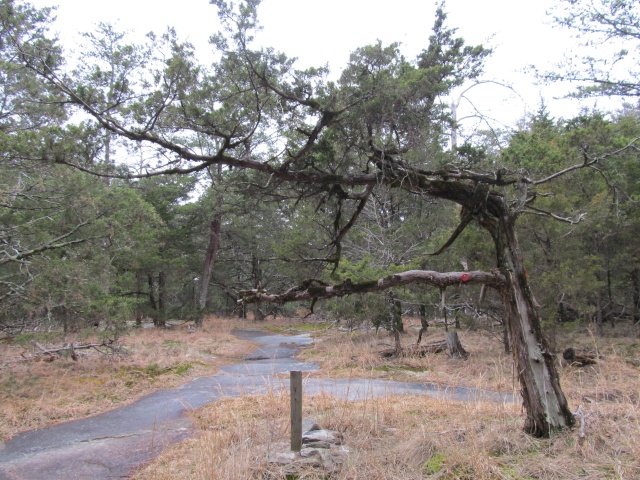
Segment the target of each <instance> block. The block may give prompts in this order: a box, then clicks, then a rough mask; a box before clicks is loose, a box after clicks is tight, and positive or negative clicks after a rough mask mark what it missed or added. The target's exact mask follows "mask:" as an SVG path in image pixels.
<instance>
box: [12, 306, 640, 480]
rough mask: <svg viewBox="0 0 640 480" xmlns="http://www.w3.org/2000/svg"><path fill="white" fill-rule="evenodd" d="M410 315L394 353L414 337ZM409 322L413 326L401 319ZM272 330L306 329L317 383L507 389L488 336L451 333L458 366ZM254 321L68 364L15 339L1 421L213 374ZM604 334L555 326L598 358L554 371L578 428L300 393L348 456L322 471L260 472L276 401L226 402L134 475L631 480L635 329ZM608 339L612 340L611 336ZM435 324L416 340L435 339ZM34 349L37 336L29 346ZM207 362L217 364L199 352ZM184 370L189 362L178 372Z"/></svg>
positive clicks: (639, 454) (438, 406) (215, 323)
mask: <svg viewBox="0 0 640 480" xmlns="http://www.w3.org/2000/svg"><path fill="white" fill-rule="evenodd" d="M411 323H412V321H411V319H408V320H406V321H405V325H406V326H407V327H408V332H409V333H407V334H405V335H403V336H402V341H403V343H404V344H405V345H409V344H411V343H413V342H415V340H416V338H417V333H416V331H415V329H412V328H411V325H410V324H411ZM413 323H414V324H415V323H417V322H415V321H414V322H413ZM261 325H262V326H264V327H266V328H275V329H278V330H279V331H284V332H291V333H295V332H300V331H302V332H309V333H311V334H312V335H313V336H314V338H315V343H314V345H313V346H311V347H310V348H308V349H307V350H305V351H303V352H302V353H301V354H300V357H301V358H302V359H304V360H308V361H317V362H319V363H320V364H321V370H320V371H319V372H317V373H313V375H317V376H326V377H343V378H348V377H352V378H356V377H365V378H370V377H375V378H389V379H394V380H407V381H412V382H416V381H417V382H420V381H428V382H437V383H441V384H443V385H457V386H469V387H475V388H484V389H491V390H500V391H507V392H512V391H515V392H517V390H518V387H517V385H516V383H515V382H514V372H513V371H512V362H511V358H510V356H509V355H505V354H504V353H502V346H501V343H500V341H499V339H498V338H497V337H498V336H493V335H491V334H490V333H488V332H482V331H465V330H462V331H461V332H460V337H461V341H462V343H463V345H464V346H465V348H466V349H467V350H468V351H469V352H470V354H471V355H470V357H469V358H468V359H467V360H457V359H450V358H448V357H447V356H446V355H444V354H434V355H429V356H427V357H424V358H411V357H409V358H398V359H382V358H380V356H379V355H377V354H376V351H378V350H381V349H384V348H386V346H387V345H388V344H392V343H393V341H392V339H391V338H390V337H389V335H388V334H386V333H383V332H380V333H378V334H376V332H375V331H357V332H338V331H337V330H336V329H335V328H327V327H329V325H326V324H300V323H299V320H289V321H287V320H280V319H279V320H278V322H277V323H275V324H274V322H272V321H270V322H268V323H267V324H261ZM255 326H256V324H254V323H253V322H244V323H243V322H240V321H239V320H228V319H220V318H210V319H208V321H207V322H205V326H204V328H203V330H202V331H198V332H196V333H194V334H187V333H186V332H185V331H184V330H181V329H170V330H166V331H165V330H160V331H156V330H138V331H135V332H133V333H131V334H130V335H129V336H127V337H125V338H124V339H123V343H124V344H125V345H126V351H128V352H129V353H127V354H124V355H121V356H118V357H106V356H104V355H100V354H99V353H97V352H96V353H92V354H90V355H86V356H83V357H82V358H80V360H79V361H78V362H73V361H72V360H70V359H69V360H66V359H65V360H56V361H55V362H51V363H46V362H20V361H17V360H16V355H17V354H19V352H20V349H21V348H22V349H23V350H24V349H25V347H24V346H19V345H4V346H2V357H1V358H2V362H3V363H2V368H1V369H0V381H1V382H2V393H1V395H2V402H1V403H0V425H2V429H3V430H2V431H1V433H2V435H3V436H4V437H5V438H7V437H9V436H11V435H12V434H14V433H15V432H17V431H21V430H25V429H29V428H34V427H38V426H42V425H46V424H49V423H54V422H57V421H61V420H66V419H70V418H77V417H82V416H85V415H89V414H93V413H97V412H99V411H103V410H106V409H109V408H113V407H115V406H118V405H122V404H124V403H127V402H131V401H133V400H135V398H137V397H139V396H140V395H142V394H144V393H147V392H149V391H151V390H153V389H157V388H160V387H162V388H165V387H169V386H173V385H177V384H179V383H181V382H185V381H187V380H188V379H189V378H191V377H192V376H201V375H204V374H209V373H212V372H214V371H215V370H216V368H217V366H219V365H220V364H221V363H222V362H229V361H233V357H235V356H237V355H239V354H241V353H244V352H246V351H247V349H248V348H249V346H248V345H247V344H246V343H244V344H243V343H241V342H239V341H238V340H237V339H235V338H234V337H233V336H232V335H230V331H231V329H232V328H234V327H239V328H242V327H245V328H246V327H250V328H251V327H255ZM622 328H624V326H622V325H619V326H617V327H616V329H620V331H613V332H611V331H607V335H608V336H607V337H605V338H603V339H597V338H594V337H593V336H592V335H591V334H590V332H589V330H588V329H587V328H586V327H585V326H584V325H583V326H580V325H572V326H569V327H562V329H561V331H559V332H557V334H556V335H557V336H556V339H555V341H556V344H557V349H558V350H559V351H562V350H563V349H564V348H565V347H568V346H572V347H575V348H579V349H589V350H592V351H595V352H597V353H598V354H599V355H601V357H602V358H601V359H599V361H598V363H597V364H596V365H592V366H588V367H584V368H578V367H575V366H568V365H562V366H560V367H559V368H560V372H561V381H562V386H563V389H564V391H565V393H566V394H567V396H568V399H569V403H570V405H571V408H572V410H574V411H575V410H577V408H578V406H579V405H582V408H583V411H584V412H585V414H586V424H585V427H584V437H581V436H580V429H579V428H576V429H574V430H572V431H567V432H562V433H559V434H554V435H553V436H552V437H551V438H550V439H534V438H531V437H529V436H527V435H525V434H524V433H522V431H521V426H522V424H523V412H522V411H521V407H520V405H503V404H492V403H482V402H454V401H449V400H437V399H431V398H428V397H423V396H405V395H399V396H390V397H385V398H380V399H373V398H372V399H368V400H366V401H362V402H354V403H350V402H346V401H343V400H340V399H336V398H333V397H330V396H329V395H324V394H323V395H315V396H312V397H310V396H307V397H305V398H304V415H305V417H309V418H312V419H314V420H315V421H316V422H318V423H319V424H320V425H321V426H322V427H324V428H330V429H333V430H338V431H340V432H342V433H343V435H344V438H345V445H346V447H347V448H348V449H349V451H350V454H349V455H348V457H347V458H346V460H345V462H344V464H343V465H342V468H341V469H340V470H339V471H338V472H337V473H334V474H332V475H328V474H327V473H326V472H323V471H318V470H313V469H309V470H308V471H301V472H300V473H299V474H298V475H297V476H295V477H293V476H289V477H286V476H285V475H284V474H283V473H282V472H280V471H279V470H278V469H277V468H275V467H272V466H270V465H269V464H267V462H266V460H265V457H266V455H265V452H266V451H268V450H269V448H270V446H272V445H273V444H274V443H276V442H287V441H288V438H289V430H288V429H289V426H288V422H289V399H288V395H287V394H286V393H281V392H276V391H274V392H271V393H269V394H267V395H261V396H247V397H243V398H237V399H225V400H221V401H219V402H216V403H215V404H211V405H208V406H205V407H202V408H200V409H197V410H194V411H193V412H191V415H192V417H193V419H194V423H195V425H196V431H195V433H194V435H193V436H192V437H191V438H189V439H187V440H185V441H184V442H182V443H179V444H176V445H173V446H171V447H168V448H167V449H166V450H165V451H164V452H163V453H162V454H161V455H160V457H159V458H158V459H156V460H155V461H153V462H151V463H149V464H147V465H144V466H143V467H141V468H140V469H139V470H138V471H137V473H136V474H135V475H134V477H133V478H135V479H138V480H142V479H154V480H155V479H160V480H163V479H167V480H168V479H252V478H255V479H264V478H268V479H271V478H274V479H275V478H300V479H303V478H308V479H312V478H313V479H316V478H317V479H320V478H336V479H367V480H377V479H441V480H453V479H511V480H516V479H518V480H520V479H522V480H524V479H637V478H640V421H639V419H640V368H639V367H640V361H639V360H638V357H640V351H639V350H640V346H639V344H638V340H637V337H636V333H635V332H631V331H629V332H624V331H622ZM612 333H614V334H616V336H613V335H611V334H612ZM442 337H443V332H442V330H441V329H435V330H430V331H429V334H428V336H427V338H426V339H425V341H427V342H429V341H432V340H439V339H441V338H442ZM41 343H42V342H41ZM211 356H213V357H215V358H210V357H211ZM187 365H188V368H187Z"/></svg>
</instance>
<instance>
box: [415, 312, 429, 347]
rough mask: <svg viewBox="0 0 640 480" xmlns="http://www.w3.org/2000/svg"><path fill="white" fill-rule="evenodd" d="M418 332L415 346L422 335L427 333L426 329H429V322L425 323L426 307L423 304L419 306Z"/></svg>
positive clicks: (418, 343)
mask: <svg viewBox="0 0 640 480" xmlns="http://www.w3.org/2000/svg"><path fill="white" fill-rule="evenodd" d="M420 327H421V328H420V332H419V333H418V341H417V342H416V345H420V341H421V340H422V335H424V334H425V333H427V329H428V328H429V322H428V321H427V306H426V305H425V304H424V303H421V304H420Z"/></svg>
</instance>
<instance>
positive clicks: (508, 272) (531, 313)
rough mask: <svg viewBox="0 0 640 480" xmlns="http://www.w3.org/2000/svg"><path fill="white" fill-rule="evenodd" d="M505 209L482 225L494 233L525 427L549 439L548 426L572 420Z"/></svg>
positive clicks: (511, 218) (511, 219) (568, 423)
mask: <svg viewBox="0 0 640 480" xmlns="http://www.w3.org/2000/svg"><path fill="white" fill-rule="evenodd" d="M504 208H505V213H504V214H503V215H502V216H501V217H499V218H496V217H493V216H491V217H490V216H489V215H487V216H485V217H484V218H483V222H482V224H483V226H484V227H485V228H487V229H488V230H489V231H490V232H491V234H492V236H493V239H494V242H495V245H496V252H497V256H498V266H499V268H500V270H501V271H502V273H503V275H504V277H505V279H506V282H507V285H506V287H503V288H502V300H503V303H504V306H505V311H506V314H507V321H508V324H509V336H510V337H511V344H512V352H513V357H514V361H515V364H516V370H517V372H518V379H519V380H520V388H521V394H522V399H523V404H524V408H525V411H526V420H525V425H524V430H525V432H527V433H528V434H530V435H533V436H536V437H548V436H549V434H550V433H551V431H553V430H560V429H562V428H566V427H571V426H573V424H574V423H575V419H574V417H573V414H572V413H571V411H570V410H569V406H568V404H567V400H566V398H565V396H564V393H563V392H562V389H561V388H560V380H559V377H558V371H557V369H556V364H555V358H554V356H553V355H552V354H551V352H550V351H549V348H548V345H547V340H546V339H545V337H544V335H543V333H542V327H541V321H540V314H539V312H538V306H537V304H536V302H535V300H534V298H533V294H532V292H531V290H530V289H529V284H528V280H527V273H526V271H525V268H524V264H523V261H522V257H521V255H520V249H519V246H518V239H517V237H516V233H515V225H514V223H515V215H511V214H509V213H506V212H507V207H506V206H505V207H504Z"/></svg>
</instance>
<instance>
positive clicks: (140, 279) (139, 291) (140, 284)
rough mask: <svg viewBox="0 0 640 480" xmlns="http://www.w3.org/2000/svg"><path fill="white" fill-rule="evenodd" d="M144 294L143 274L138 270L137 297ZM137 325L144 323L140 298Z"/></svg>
mask: <svg viewBox="0 0 640 480" xmlns="http://www.w3.org/2000/svg"><path fill="white" fill-rule="evenodd" d="M140 295H142V275H141V274H140V273H139V272H136V298H138V299H139V298H140ZM136 325H137V326H138V327H139V326H141V325H142V308H141V305H140V300H138V301H137V302H136Z"/></svg>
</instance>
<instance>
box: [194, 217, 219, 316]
mask: <svg viewBox="0 0 640 480" xmlns="http://www.w3.org/2000/svg"><path fill="white" fill-rule="evenodd" d="M221 225H222V213H216V215H215V216H214V217H213V220H212V221H211V225H210V227H209V245H208V246H207V253H206V255H205V257H204V268H203V269H202V279H201V282H200V298H199V306H200V308H201V309H203V308H205V307H206V306H207V295H208V292H209V282H210V281H211V271H212V270H213V265H214V264H215V263H216V257H217V256H218V245H219V244H220V226H221ZM197 323H198V325H201V324H202V319H201V318H199V319H198V322H197Z"/></svg>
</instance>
